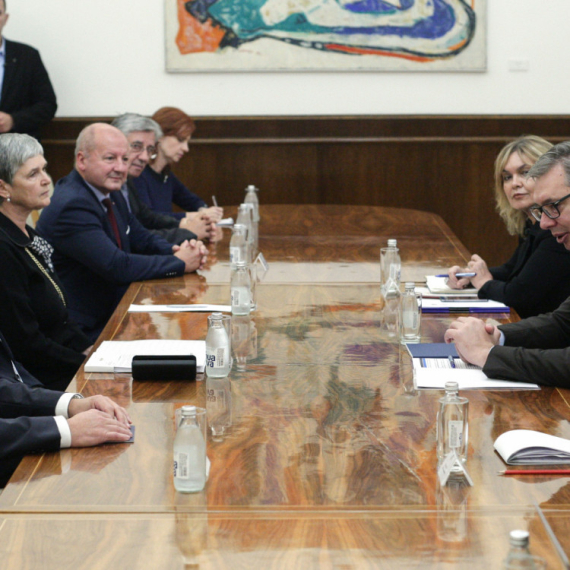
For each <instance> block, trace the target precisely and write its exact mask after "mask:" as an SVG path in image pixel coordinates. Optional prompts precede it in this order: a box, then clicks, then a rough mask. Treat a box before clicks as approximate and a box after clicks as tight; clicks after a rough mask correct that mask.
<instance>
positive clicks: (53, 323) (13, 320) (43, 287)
mask: <svg viewBox="0 0 570 570" xmlns="http://www.w3.org/2000/svg"><path fill="white" fill-rule="evenodd" d="M27 231H28V234H29V237H28V236H27V235H26V234H24V233H23V232H22V231H21V230H20V229H19V228H18V227H17V226H16V225H15V224H13V223H12V221H11V220H9V219H8V218H7V217H6V216H4V215H3V214H0V267H2V271H3V274H2V279H0V298H1V299H2V300H3V301H2V302H1V303H0V329H1V330H2V332H3V334H4V335H5V336H6V339H7V341H8V342H9V343H10V348H11V349H12V351H13V352H14V355H15V356H16V358H17V359H18V360H19V361H20V362H22V363H23V364H24V366H25V367H26V368H27V369H28V370H29V371H30V372H31V374H32V375H33V376H35V377H36V378H38V379H39V380H40V381H41V382H42V383H43V384H44V385H45V386H46V387H48V388H55V389H58V390H65V388H67V385H68V384H69V381H70V380H71V379H72V378H73V376H74V374H75V373H76V372H77V369H78V368H79V367H80V366H81V363H82V362H83V360H84V359H85V357H84V355H83V354H82V352H83V351H84V350H85V349H86V348H87V347H88V346H89V345H90V344H91V342H90V341H89V339H88V338H87V337H86V336H85V335H84V334H83V333H82V332H81V331H80V330H79V327H77V326H76V325H75V324H74V323H72V322H70V321H69V314H68V311H67V306H66V303H67V302H68V301H65V300H62V298H61V297H60V294H59V293H60V292H62V291H63V285H62V284H61V283H60V281H59V279H58V277H57V275H56V274H55V273H52V272H51V270H50V268H49V267H48V266H47V265H46V264H45V262H44V260H43V258H42V257H41V256H40V255H36V254H32V252H31V249H30V248H29V247H28V246H29V245H30V244H31V242H32V240H33V238H34V236H35V231H34V230H33V229H32V228H30V227H27ZM32 255H34V257H32ZM37 264H41V267H42V269H43V271H42V270H41V269H40V267H39V266H38V265H37ZM48 275H49V278H48ZM54 284H55V286H54ZM56 286H57V287H58V288H59V292H58V290H57V289H56ZM64 299H65V297H64Z"/></svg>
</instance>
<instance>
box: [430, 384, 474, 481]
mask: <svg viewBox="0 0 570 570" xmlns="http://www.w3.org/2000/svg"><path fill="white" fill-rule="evenodd" d="M468 419H469V400H468V399H467V398H463V397H460V396H459V385H458V384H457V382H446V383H445V396H444V397H443V398H440V400H439V412H438V413H437V459H438V461H441V460H442V459H443V458H444V457H445V456H446V455H448V454H449V453H450V452H451V451H452V450H455V452H456V453H457V456H458V457H459V459H460V461H461V462H462V463H465V462H466V461H467V441H468V437H469V423H468ZM451 471H452V472H454V471H460V469H459V468H458V467H454V468H452V469H451Z"/></svg>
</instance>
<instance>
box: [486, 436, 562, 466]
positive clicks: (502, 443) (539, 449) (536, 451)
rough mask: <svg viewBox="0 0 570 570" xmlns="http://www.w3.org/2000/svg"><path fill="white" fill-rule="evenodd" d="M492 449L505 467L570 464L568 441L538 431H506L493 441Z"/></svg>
mask: <svg viewBox="0 0 570 570" xmlns="http://www.w3.org/2000/svg"><path fill="white" fill-rule="evenodd" d="M494 447H495V450H496V451H497V453H498V454H499V455H500V456H501V457H502V458H503V460H504V462H505V463H506V464H507V465H554V464H560V463H564V464H567V463H570V440H568V439H564V438H562V437H556V436H555V435H550V434H547V433H542V432H539V431H532V430H528V429H514V430H511V431H507V432H505V433H503V434H502V435H500V436H499V437H498V438H497V439H496V440H495V446H494Z"/></svg>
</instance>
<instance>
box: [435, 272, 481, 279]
mask: <svg viewBox="0 0 570 570" xmlns="http://www.w3.org/2000/svg"><path fill="white" fill-rule="evenodd" d="M475 275H477V273H456V274H455V277H459V278H460V279H461V278H462V277H475ZM436 277H447V278H449V275H448V274H447V273H442V274H441V275H436Z"/></svg>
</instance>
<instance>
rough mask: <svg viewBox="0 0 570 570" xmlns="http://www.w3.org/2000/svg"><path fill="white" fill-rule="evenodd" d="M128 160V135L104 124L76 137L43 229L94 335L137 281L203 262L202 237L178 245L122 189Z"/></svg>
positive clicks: (73, 302) (75, 308)
mask: <svg viewBox="0 0 570 570" xmlns="http://www.w3.org/2000/svg"><path fill="white" fill-rule="evenodd" d="M128 164H129V152H128V144H127V139H126V138H125V135H123V134H122V133H121V131H119V130H118V129H116V128H115V127H112V126H111V125H107V124H104V123H95V124H93V125H89V126H88V127H86V128H85V129H83V131H81V133H80V134H79V137H78V139H77V145H76V152H75V169H74V170H72V172H71V173H70V174H69V175H68V176H66V177H65V178H63V179H61V180H60V181H59V182H58V183H57V184H56V186H55V190H54V194H53V198H52V201H51V203H50V205H49V206H47V207H46V208H45V209H44V210H43V212H42V214H41V216H40V219H39V222H38V224H37V231H38V233H39V234H40V235H42V236H43V237H44V238H45V239H47V240H48V241H49V242H50V243H51V244H52V245H53V247H54V248H55V252H54V256H53V261H54V264H55V268H56V271H57V272H58V275H59V277H60V279H61V281H62V282H63V284H64V286H65V289H66V293H67V295H68V297H69V314H70V317H71V318H72V319H73V320H74V321H75V322H76V323H78V324H79V326H80V327H81V328H82V329H83V331H84V332H85V334H86V335H87V336H88V337H89V338H90V339H91V340H92V341H95V339H96V338H97V336H98V335H99V333H100V332H101V330H102V329H103V327H104V326H105V324H106V322H107V320H108V319H109V317H110V316H111V313H112V312H113V310H114V309H115V307H116V306H117V304H118V302H119V300H120V299H121V297H122V296H123V293H124V292H125V290H126V288H127V287H128V285H129V284H130V283H131V282H132V281H141V280H144V279H157V278H161V277H174V276H179V275H182V274H183V273H187V272H192V271H195V270H196V269H198V268H200V267H202V265H203V263H204V262H205V259H206V253H207V251H206V248H205V247H204V246H203V244H202V243H201V242H196V241H191V242H184V243H182V244H181V245H179V246H178V245H174V246H172V245H171V244H169V243H168V242H166V241H165V240H163V239H161V238H159V237H158V236H155V235H153V234H151V233H150V232H148V231H147V230H146V229H145V228H144V227H143V226H142V225H141V224H140V222H138V220H137V219H136V218H135V217H134V216H133V215H132V213H130V212H129V210H128V208H127V204H126V202H125V200H124V198H123V196H122V194H121V193H120V192H117V190H120V189H121V187H122V185H123V183H124V181H125V178H126V175H127V169H128Z"/></svg>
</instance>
